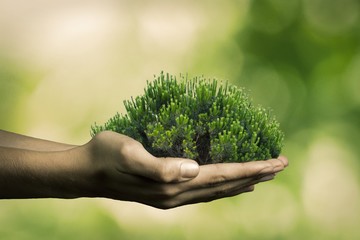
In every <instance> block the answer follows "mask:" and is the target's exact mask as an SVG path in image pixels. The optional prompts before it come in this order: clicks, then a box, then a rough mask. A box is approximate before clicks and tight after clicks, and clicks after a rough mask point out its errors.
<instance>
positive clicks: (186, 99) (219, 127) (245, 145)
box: [91, 72, 284, 164]
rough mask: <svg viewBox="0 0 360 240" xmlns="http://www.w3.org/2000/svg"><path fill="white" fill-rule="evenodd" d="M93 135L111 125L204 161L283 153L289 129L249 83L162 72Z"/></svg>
mask: <svg viewBox="0 0 360 240" xmlns="http://www.w3.org/2000/svg"><path fill="white" fill-rule="evenodd" d="M124 104H125V107H126V110H127V114H119V113H117V114H116V115H115V116H113V117H112V118H110V119H109V120H108V121H107V122H106V123H105V124H104V125H97V124H95V125H93V126H92V127H91V135H92V136H94V135H96V133H98V132H101V131H104V130H111V131H115V132H118V133H121V134H125V135H127V136H130V137H132V138H134V139H136V140H138V141H139V142H141V143H142V144H143V145H144V147H145V148H146V149H147V150H148V151H149V152H150V153H152V154H153V155H155V156H158V157H185V158H191V159H195V160H196V161H197V162H198V163H199V164H209V163H219V162H246V161H254V160H264V159H269V158H275V157H278V156H279V154H280V151H281V148H282V145H283V139H284V134H283V132H282V131H281V130H280V128H279V123H278V122H277V121H276V120H275V119H274V118H273V117H271V116H270V114H269V111H268V110H265V109H264V108H262V107H259V106H254V105H253V104H252V103H251V102H250V100H249V97H248V96H247V94H246V92H245V90H244V89H243V88H238V87H236V86H234V85H230V84H228V83H227V82H225V83H219V81H218V80H217V79H206V78H205V77H202V76H201V77H195V78H188V77H187V76H184V75H180V79H179V80H177V79H176V77H175V76H172V75H170V74H164V73H163V72H161V74H160V75H159V76H155V79H154V80H153V81H152V82H147V86H146V88H145V93H144V94H143V95H142V96H138V97H136V98H132V99H131V100H127V101H124Z"/></svg>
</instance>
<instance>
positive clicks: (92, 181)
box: [0, 131, 288, 209]
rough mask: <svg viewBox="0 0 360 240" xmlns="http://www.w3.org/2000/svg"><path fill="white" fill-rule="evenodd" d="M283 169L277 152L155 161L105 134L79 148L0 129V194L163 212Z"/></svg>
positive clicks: (128, 141)
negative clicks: (110, 202) (109, 202)
mask: <svg viewBox="0 0 360 240" xmlns="http://www.w3.org/2000/svg"><path fill="white" fill-rule="evenodd" d="M287 166H288V160H287V159H286V158H285V157H283V156H281V157H279V158H277V159H269V160H266V161H253V162H246V163H219V164H209V165H202V166H199V165H198V164H197V163H196V162H195V161H193V160H190V159H184V158H157V157H155V156H153V155H151V154H150V153H149V152H147V151H146V150H145V149H144V148H143V146H142V145H141V143H139V142H138V141H136V140H134V139H132V138H130V137H127V136H125V135H121V134H118V133H114V132H110V131H105V132H101V133H99V134H97V135H96V136H95V137H94V138H92V139H91V140H90V141H89V142H88V143H85V144H83V145H79V146H76V145H70V144H63V143H57V142H52V141H47V140H42V139H37V138H32V137H27V136H23V135H19V134H15V133H10V132H6V131H0V199H25V198H65V199H72V198H81V197H103V198H111V199H116V200H122V201H134V202H139V203H143V204H146V205H149V206H153V207H156V208H160V209H169V208H174V207H178V206H182V205H186V204H194V203H199V202H209V201H213V200H216V199H220V198H225V197H231V196H235V195H238V194H241V193H245V192H250V191H253V190H254V185H255V184H257V183H260V182H264V181H269V180H271V179H273V178H274V176H275V174H276V173H277V172H280V171H282V170H283V169H284V168H285V167H287Z"/></svg>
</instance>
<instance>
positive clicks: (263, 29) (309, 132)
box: [0, 0, 360, 240]
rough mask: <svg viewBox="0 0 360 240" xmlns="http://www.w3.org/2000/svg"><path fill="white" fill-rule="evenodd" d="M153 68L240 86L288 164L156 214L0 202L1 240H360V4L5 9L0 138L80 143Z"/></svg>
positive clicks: (111, 206)
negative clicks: (272, 120) (261, 112)
mask: <svg viewBox="0 0 360 240" xmlns="http://www.w3.org/2000/svg"><path fill="white" fill-rule="evenodd" d="M161 70H164V71H165V72H170V73H172V74H179V73H189V75H191V76H195V75H199V74H204V75H205V76H208V77H218V78H221V79H226V80H230V81H232V82H233V83H234V84H237V85H238V86H243V87H246V88H247V89H248V90H249V92H250V94H251V96H252V98H253V100H254V102H256V103H258V104H261V105H263V106H265V107H269V108H272V109H273V113H274V115H275V116H276V117H277V118H278V119H279V121H280V122H281V127H282V129H283V130H284V131H285V133H286V143H285V147H284V149H283V154H284V155H286V156H287V157H288V158H289V160H290V167H289V168H288V169H287V170H286V171H284V172H282V173H281V174H279V175H277V177H276V179H275V180H274V181H272V182H268V183H263V184H260V185H258V186H257V187H256V190H255V192H253V193H251V194H244V195H240V196H237V197H233V198H229V199H223V200H218V201H215V202H212V203H207V204H198V205H194V206H185V207H181V208H177V209H174V210H168V211H162V210H157V209H154V208H150V207H147V206H143V205H140V204H136V203H127V202H117V201H112V200H107V199H77V200H57V199H43V200H1V201H0V239H16V240H18V239H204V238H206V239H240V238H242V239H360V229H359V227H358V224H359V222H360V181H359V171H360V163H359V154H360V148H359V142H360V134H359V133H360V124H359V123H360V94H359V92H360V1H358V0H292V1H285V0H263V1H255V0H254V1H250V0H238V1H165V0H163V1H161V0H159V1H121V0H105V1H80V0H72V1H63V0H62V1H60V0H54V1H46V0H32V1H25V0H12V1H10V0H2V1H0V96H1V98H0V99H1V101H0V113H1V115H0V116H1V117H0V128H1V129H6V130H8V131H13V132H18V133H22V134H26V135H31V136H34V137H39V138H45V139H50V140H55V141H59V142H66V143H72V144H83V143H85V142H86V141H88V140H89V139H90V135H89V130H90V125H91V124H93V123H94V122H95V121H96V122H99V123H102V122H104V121H105V120H107V119H108V118H109V117H111V116H112V115H113V114H114V113H115V112H116V111H120V112H124V107H123V105H122V101H123V100H125V99H128V98H130V96H136V95H138V94H141V93H142V91H143V88H144V87H145V83H146V80H152V76H153V75H154V74H158V73H160V71H161Z"/></svg>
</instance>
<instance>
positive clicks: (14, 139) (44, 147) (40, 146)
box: [0, 130, 76, 151]
mask: <svg viewBox="0 0 360 240" xmlns="http://www.w3.org/2000/svg"><path fill="white" fill-rule="evenodd" d="M0 147H8V148H19V149H27V150H33V151H63V150H68V149H71V148H74V147H76V146H75V145H70V144H65V143H58V142H53V141H48V140H43V139H38V138H33V137H28V136H24V135H21V134H16V133H11V132H7V131H3V130H0Z"/></svg>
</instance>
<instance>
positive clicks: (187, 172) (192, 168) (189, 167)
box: [180, 162, 199, 179]
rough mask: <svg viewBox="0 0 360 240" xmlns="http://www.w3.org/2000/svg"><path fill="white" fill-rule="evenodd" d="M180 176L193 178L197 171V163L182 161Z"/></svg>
mask: <svg viewBox="0 0 360 240" xmlns="http://www.w3.org/2000/svg"><path fill="white" fill-rule="evenodd" d="M180 168H181V170H180V171H181V177H182V178H184V179H188V178H194V177H196V176H197V175H198V173H199V165H198V164H196V163H192V162H184V163H182V164H181V167H180Z"/></svg>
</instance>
